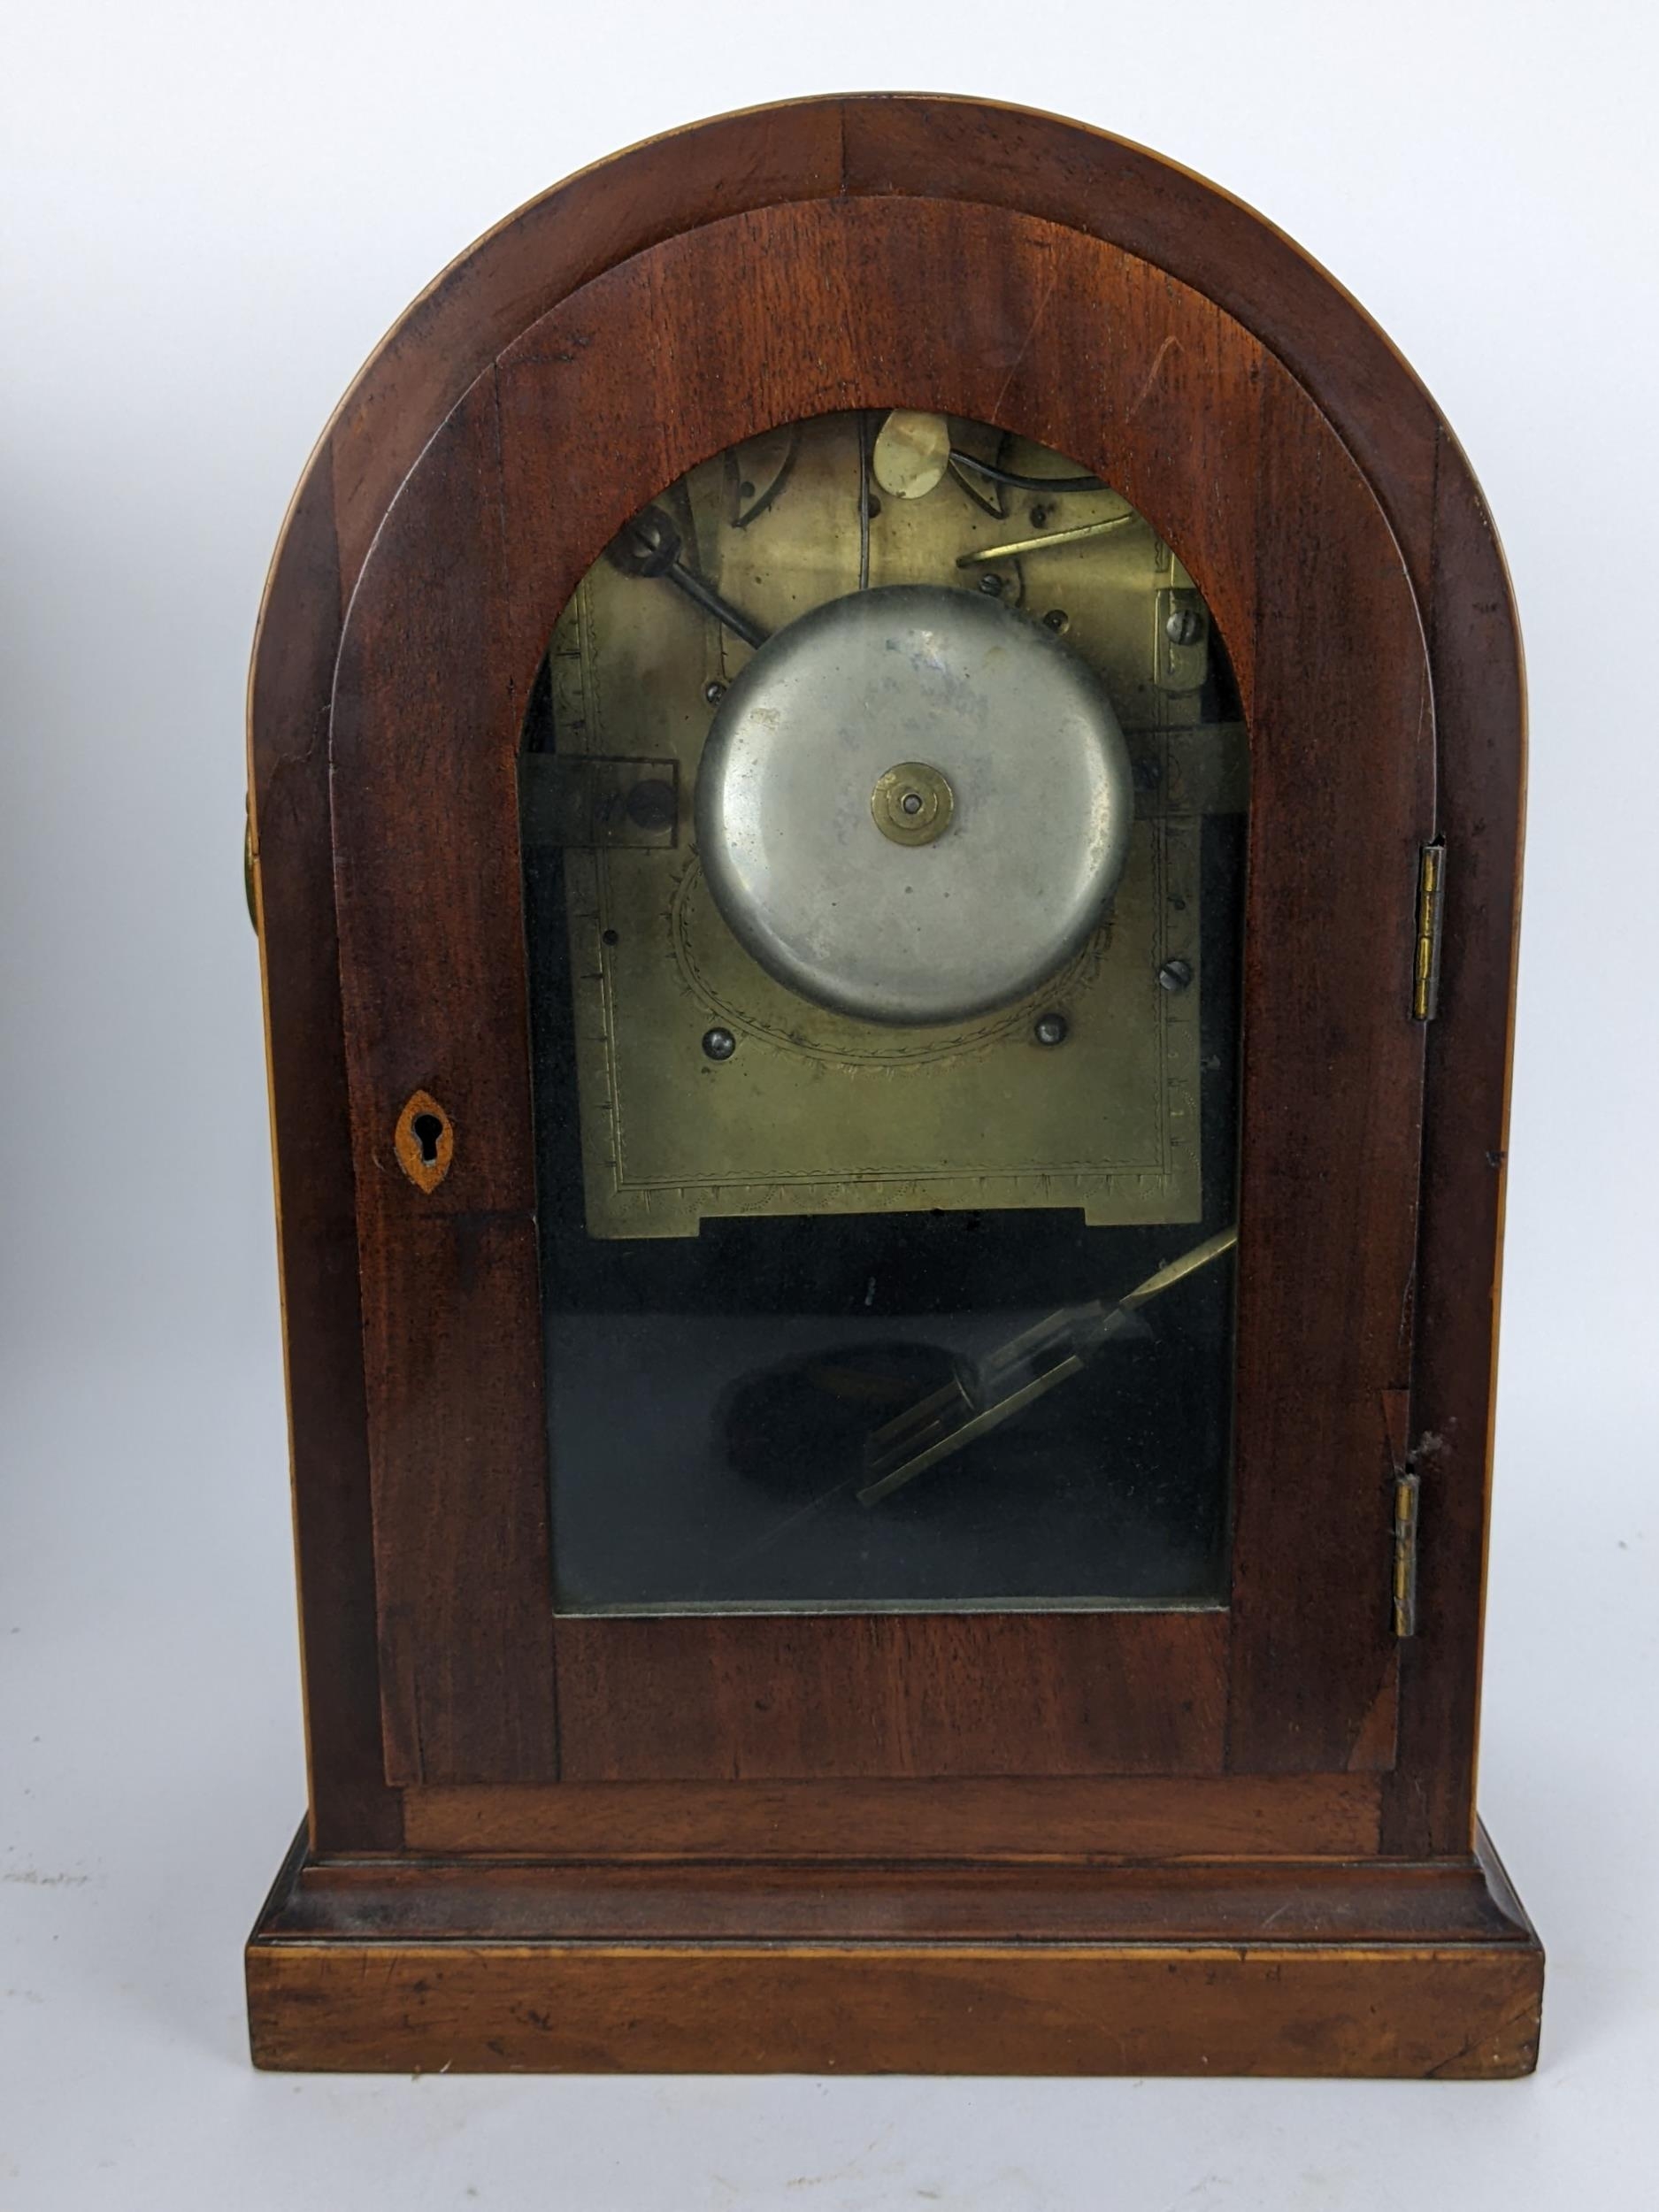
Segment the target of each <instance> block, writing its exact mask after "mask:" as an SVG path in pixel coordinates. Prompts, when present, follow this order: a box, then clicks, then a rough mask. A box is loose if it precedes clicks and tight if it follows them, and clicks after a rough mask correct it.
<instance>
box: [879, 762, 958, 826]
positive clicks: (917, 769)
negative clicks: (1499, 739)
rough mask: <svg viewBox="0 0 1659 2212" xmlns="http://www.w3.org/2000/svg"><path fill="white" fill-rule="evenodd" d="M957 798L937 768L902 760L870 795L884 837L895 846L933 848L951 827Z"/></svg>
mask: <svg viewBox="0 0 1659 2212" xmlns="http://www.w3.org/2000/svg"><path fill="white" fill-rule="evenodd" d="M955 810H956V794H955V793H954V792H953V791H952V790H951V788H950V786H949V783H948V782H947V781H946V780H945V778H944V777H943V776H942V775H941V773H940V772H939V771H938V769H937V768H930V767H929V766H928V765H927V764H926V761H922V760H902V761H901V762H900V763H899V764H898V766H897V767H896V768H889V769H888V771H887V774H886V775H885V776H883V777H882V778H881V779H880V780H879V782H878V783H877V785H876V787H875V789H874V790H873V791H872V793H871V794H870V811H871V813H872V814H873V815H874V817H875V822H876V827H877V828H878V829H879V831H880V832H881V834H882V835H883V837H890V838H891V839H892V840H893V841H894V843H895V845H931V844H932V843H933V841H934V839H935V838H939V837H942V836H943V835H944V833H945V832H946V831H947V830H948V829H949V827H950V817H951V815H952V813H953V812H954V811H955Z"/></svg>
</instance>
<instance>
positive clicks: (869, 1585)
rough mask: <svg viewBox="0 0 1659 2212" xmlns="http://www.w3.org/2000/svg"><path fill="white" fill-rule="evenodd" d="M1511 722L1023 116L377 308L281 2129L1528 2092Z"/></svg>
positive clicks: (1102, 192)
mask: <svg viewBox="0 0 1659 2212" xmlns="http://www.w3.org/2000/svg"><path fill="white" fill-rule="evenodd" d="M993 180H995V183H994V182H993ZM711 297H718V298H719V299H720V300H721V301H722V302H723V303H726V306H725V309H724V310H723V312H722V315H721V317H720V319H719V320H718V325H715V326H710V321H709V319H708V317H707V315H706V313H704V311H703V303H705V302H706V301H707V300H708V299H709V298H711ZM1520 726H1521V698H1520V690H1519V670H1518V650H1517V641H1516V634H1515V628H1514V623H1513V617H1512V612H1511V610H1510V603H1509V595H1508V589H1507V585H1506V582H1505V580H1504V578H1503V574H1502V564H1501V560H1500V558H1499V556H1498V554H1497V551H1496V549H1495V542H1494V539H1493V536H1492V534H1491V530H1490V526H1489V524H1488V523H1487V521H1486V516H1485V512H1484V510H1483V508H1482V507H1481V504H1480V502H1479V494H1478V492H1477V490H1476V488H1475V487H1474V484H1473V481H1472V479H1471V477H1470V475H1469V472H1468V470H1467V466H1466V465H1465V464H1464V462H1463V457H1462V456H1461V454H1460V453H1459V451H1458V449H1457V448H1456V446H1455V443H1454V442H1452V441H1451V439H1450V437H1449V434H1448V433H1447V431H1446V430H1445V428H1444V426H1443V425H1442V423H1441V422H1440V418H1439V416H1438V415H1437V414H1436V413H1435V411H1434V410H1433V408H1432V403H1430V402H1429V401H1428V400H1427V398H1426V397H1425V395H1424V394H1423V393H1422V391H1421V390H1420V388H1418V387H1417V384H1416V383H1415V381H1414V380H1412V378H1411V376H1410V374H1409V371H1408V370H1406V368H1405V367H1404V366H1403V365H1402V363H1401V362H1400V361H1399V359H1398V357H1397V356H1395V355H1394V353H1393V352H1392V350H1391V349H1389V348H1388V347H1387V345H1386V342H1385V341H1384V340H1383V339H1382V338H1381V337H1380V335H1379V334H1378V333H1377V332H1376V331H1375V330H1374V329H1373V327H1372V326H1371V325H1370V324H1369V323H1368V322H1367V321H1366V320H1365V319H1364V317H1363V314H1362V313H1361V312H1360V311H1359V310H1358V309H1357V308H1356V307H1355V306H1354V304H1353V303H1351V302H1350V301H1349V300H1348V298H1347V297H1346V296H1344V295H1342V294H1341V293H1340V292H1339V291H1338V290H1337V289H1336V288H1334V287H1333V285H1332V284H1331V283H1330V281H1329V280H1328V279H1326V278H1325V276H1324V275H1323V274H1322V273H1320V272H1319V271H1317V269H1316V268H1314V267H1313V266H1312V265H1310V263H1308V262H1307V261H1305V260H1304V259H1303V258H1302V257H1301V256H1300V255H1299V254H1298V253H1297V252H1296V250H1294V248H1293V247H1291V246H1290V245H1288V244H1287V243H1286V242H1285V241H1284V240H1283V239H1281V238H1280V237H1279V236H1278V234H1275V233H1273V232H1271V230H1269V229H1268V228H1267V227H1265V226H1263V224H1261V223H1260V222H1259V221H1258V220H1257V219H1256V218H1255V217H1253V216H1251V215H1250V214H1249V213H1248V211H1245V210H1243V209H1241V208H1240V207H1239V206H1237V205H1236V204H1234V203H1233V202H1231V201H1228V200H1227V199H1225V197H1224V196H1221V195H1220V194H1218V193H1217V192H1215V191H1214V190H1213V189H1212V188H1210V187H1208V186H1205V185H1203V184H1202V183H1200V182H1198V181H1197V180H1194V179H1192V178H1189V177H1187V176H1185V175H1183V174H1182V173H1179V172H1177V171H1174V170H1172V169H1170V168H1168V167H1166V166H1165V165H1163V164H1162V163H1160V162H1159V161H1158V160H1157V159H1156V157H1153V156H1150V155H1148V154H1145V153H1143V152H1141V151H1139V150H1135V149H1133V148H1130V147H1128V146H1125V145H1124V144H1122V143H1121V142H1118V141H1115V140H1111V139H1109V138H1104V137H1102V136H1100V135H1099V134H1094V133H1093V132H1090V131H1087V130H1085V129H1083V128H1081V127H1079V126H1076V125H1071V124H1066V123H1062V122H1059V121H1056V120H1054V119H1048V118H1045V117H1041V116H1036V115H1030V114H1025V113H1022V112H1019V111H1012V110H1006V109H1000V108H994V107H986V106H982V105H979V104H973V103H967V102H957V101H949V100H938V99H931V98H921V97H897V96H893V97H887V96H870V97H862V98H853V99H844V100H826V101H821V102H809V103H802V104H795V105H794V106H791V107H789V108H786V109H783V110H771V111H757V112H756V113H754V114H750V115H747V116H739V117H733V118H728V119H722V120H720V121H718V122H714V123H710V124H705V125H702V126H699V127H697V128H695V129H694V130H692V131H688V132H686V133H682V134H680V135H679V136H678V137H677V138H675V139H672V140H669V141H664V142H657V143H654V144H651V145H647V146H645V147H642V148H640V149H637V150H634V152H633V153H630V154H626V155H624V156H621V157H618V159H617V160H615V161H614V162H611V163H610V164H607V165H602V166H601V167H600V168H598V169H596V170H593V171H590V172H588V173H585V174H584V175H583V176H581V177H580V178H578V179H577V180H574V181H573V182H572V183H571V184H568V185H565V186H563V187H561V188H557V190H555V191H554V192H552V193H550V194H549V195H548V196H546V198H544V199H543V200H541V201H538V202H535V203H534V204H532V205H531V206H530V207H528V208H526V209H525V210H522V211H520V212H519V214H518V216H516V217H515V218H513V219H512V220H511V222H510V223H509V224H507V225H505V226H503V228H502V229H500V230H498V231H496V232H495V233H493V234H491V235H490V236H489V237H488V238H487V239H486V240H484V241H483V242H481V243H480V245H479V246H478V247H476V248H475V249H474V250H472V254H471V255H469V256H467V257H465V258H464V260H463V261H462V262H460V263H457V265H456V266H455V267H454V268H453V269H452V270H451V271H450V272H449V274H448V275H447V276H446V277H445V278H444V279H442V280H441V281H440V283H439V285H438V286H437V287H436V288H434V290H433V291H432V292H431V293H429V294H428V295H427V296H426V298H425V299H424V300H423V301H422V302H421V303H419V305H418V306H417V308H415V309H414V310H412V311H411V314H410V316H409V317H408V318H407V319H405V321H404V322H403V324H402V325H400V326H398V328H397V329H396V331H395V332H394V333H393V334H392V336H391V337H390V338H389V339H388V341H387V342H386V344H385V345H384V346H383V348H382V349H381V350H380V353H378V354H377V355H376V357H375V358H374V359H373V361H372V362H371V363H370V364H369V365H368V367H367V368H366V369H365V371H364V373H363V375H362V377H361V378H360V379H359V381H358V383H357V386H356V387H355V388H354V391H353V394H352V395H351V396H350V397H349V399H348V400H347V402H346V403H344V404H343V406H342V410H341V411H340V413H339V414H338V415H337V416H336V418H335V419H334V423H333V425H332V426H330V429H329V431H328V433H327V434H326V436H325V439H324V441H323V443H322V445H321V446H320V447H319V450H318V453H317V455H316V456H315V457H313V460H312V462H311V465H310V468H309V469H308V471H307V473H306V477H305V479H304V481H303V484H302V487H301V489H300V492H299V494H298V495H297V497H296V503H295V507H294V509H293V511H292V512H291V514H290V516H289V519H288V525H287V527H286V529H285V532H284V535H283V539H282V542H281V546H280V549H279V552H278V556H277V560H276V565H275V566H274V568H273V576H272V581H271V585H270V588H269V593H268V596H267V602H266V606H265V613H264V617H263V619H262V624H261V632H260V639H259V644H258V649H257V657H256V665H255V678H254V687H253V704H252V822H253V831H252V851H253V856H254V868H253V878H254V882H255V886H256V889H257V918H258V921H259V926H260V931H261V938H262V945H263V949H264V955H265V985H266V994H267V1005H268V1010H269V1027H270V1041H271V1059H272V1084H273V1106H274V1122H275V1133H276V1156H277V1176H278V1184H279V1192H280V1219H281V1255H282V1267H283V1277H284V1291H285V1317H286V1325H287V1330H288V1367H289V1382H290V1408H291V1417H292V1432H293V1446H294V1466H295V1494H296V1523H297V1532H298V1543H299V1558H300V1571H301V1586H302V1627H303V1638H304V1645H305V1655H306V1685H307V1686H306V1698H307V1706H308V1721H309V1743H310V1756H311V1811H310V1816H309V1818H308V1822H307V1824H306V1827H305V1829H304V1830H303V1832H302V1836H301V1838H300V1839H299V1841H298V1842H297V1843H296V1847H295V1849H294V1852H293V1853H292V1855H290V1858H289V1860H288V1863H287V1865H286V1866H285V1868H284V1869H283V1871H282V1873H281V1875H280V1878H279V1880H278V1884H277V1887H276V1889H275V1890H274V1891H273V1895H272V1898H271V1900H270V1901H269V1903H268V1904H267V1906H266V1908H265V1913H264V1914H263V1916H262V1917H261V1920H260V1922H259V1924H258V1926H257V1929H256V1931H255V1933H254V1937H253V1939H252V1940H251V1942H250V1949H249V1955H248V1970H249V1992H250V2016H251V2020H252V2025H253V2036H254V2048H255V2055H256V2057H257V2059H258V2060H259V2062H261V2063H263V2064H269V2065H279V2066H280V2065H297V2066H336V2067H388V2068H391V2067H396V2068H398V2069H409V2068H421V2069H425V2068H430V2069H432V2070H438V2069H442V2068H450V2067H454V2068H467V2067H472V2068H490V2067H496V2066H500V2067H557V2068H577V2069H581V2068H617V2067H637V2068H641V2069H648V2070H649V2069H672V2068H676V2067H695V2068H697V2069H706V2068H708V2067H709V2066H711V2065H713V2066H726V2067H731V2068H741V2069H757V2068H779V2069H812V2070H817V2069H829V2068H838V2069H842V2070H845V2069H849V2068H853V2069H856V2068H864V2069H869V2070H887V2069H901V2070H926V2069H934V2070H972V2071H1091V2070H1096V2071H1114V2070H1124V2071H1132V2072H1136V2073H1147V2072H1156V2071H1182V2070H1185V2071H1223V2070H1234V2071H1275V2070H1277V2071H1296V2072H1333V2073H1344V2072H1345V2073H1365V2072H1378V2073H1404V2074H1431V2073H1442V2074H1445V2073H1453V2074H1459V2073H1461V2074H1494V2073H1510V2072H1515V2071H1518V2070H1525V2068H1526V2067H1528V2066H1530V2065H1531V2064H1532V2060H1533V2055H1534V2051H1535V2039H1536V2027H1537V2013H1538V2001H1539V1991H1540V1981H1541V1955H1540V1951H1539V1948H1538V1945H1537V1941H1536V1939H1535V1938H1534V1937H1533V1935H1532V1932H1531V1929H1530V1928H1529V1926H1528V1925H1527V1924H1526V1921H1525V1916H1524V1915H1523V1914H1522V1912H1521V1910H1520V1908H1519V1907H1518V1905H1517V1903H1516V1901H1515V1899H1514V1897H1513V1895H1512V1893H1510V1891H1509V1888H1508V1886H1507V1884H1506V1882H1505V1880H1504V1878H1503V1876H1502V1871H1501V1870H1500V1869H1499V1867H1498V1865H1497V1863H1496V1861H1495V1859H1494V1857H1493V1855H1492V1854H1491V1851H1490V1847H1489V1846H1488V1845H1487V1844H1486V1840H1485V1839H1484V1836H1483V1835H1482V1834H1481V1833H1480V1832H1479V1829H1478V1827H1477V1825H1476V1824H1475V1818H1474V1811H1473V1803H1472V1796H1471V1787H1472V1777H1473V1740H1474V1725H1475V1696H1476V1672H1477V1658H1478V1640H1479V1604H1480V1578H1481V1573H1482V1558H1483V1545H1484V1517H1485V1511H1486V1504H1485V1500H1486V1474H1487V1460H1488V1443H1489V1410H1488V1409H1489V1402H1490V1384H1491V1360H1492V1356H1493V1354H1492V1332H1491V1326H1490V1319H1491V1300H1492V1294H1493V1293H1492V1281H1493V1274H1494V1263H1495V1254H1496V1248H1497V1234H1498V1213H1499V1206H1500V1202H1501V1183H1502V1156H1503V1123H1504V1115H1505V1110H1506V1099H1505V1081H1506V1076H1505V1068H1506V1049H1507V1032H1508V1023H1509V1006H1510V987H1511V972H1512V947H1513V894H1514V884H1515V879H1516V857H1517V837H1518V797H1519V770H1520ZM1483 1317H1484V1319H1483Z"/></svg>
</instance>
